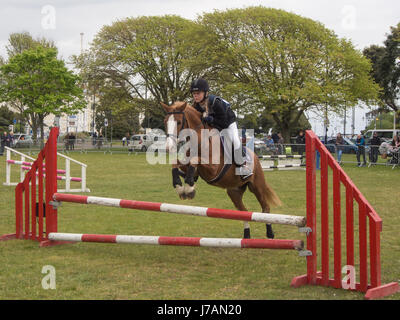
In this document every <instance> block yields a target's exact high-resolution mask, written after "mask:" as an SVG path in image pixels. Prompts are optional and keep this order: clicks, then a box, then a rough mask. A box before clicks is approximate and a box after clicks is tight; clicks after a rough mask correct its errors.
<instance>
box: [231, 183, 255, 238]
mask: <svg viewBox="0 0 400 320" xmlns="http://www.w3.org/2000/svg"><path fill="white" fill-rule="evenodd" d="M226 191H227V193H228V195H229V197H230V198H231V200H232V202H233V204H234V205H235V207H236V209H238V210H240V211H247V209H246V207H245V206H244V204H243V200H242V199H243V193H244V192H245V191H246V185H244V186H241V187H237V188H232V189H227V190H226ZM243 238H244V239H250V224H249V223H248V222H247V221H244V230H243Z"/></svg>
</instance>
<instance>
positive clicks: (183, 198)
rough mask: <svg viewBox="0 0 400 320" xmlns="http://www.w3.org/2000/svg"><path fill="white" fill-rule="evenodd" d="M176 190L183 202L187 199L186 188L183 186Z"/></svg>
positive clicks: (178, 186) (177, 187)
mask: <svg viewBox="0 0 400 320" xmlns="http://www.w3.org/2000/svg"><path fill="white" fill-rule="evenodd" d="M175 190H176V193H177V194H178V196H179V198H180V199H181V200H185V199H186V194H185V188H184V187H183V186H180V185H177V186H176V187H175Z"/></svg>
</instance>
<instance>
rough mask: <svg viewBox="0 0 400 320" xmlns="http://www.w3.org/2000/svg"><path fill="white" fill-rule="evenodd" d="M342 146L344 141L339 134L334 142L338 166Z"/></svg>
mask: <svg viewBox="0 0 400 320" xmlns="http://www.w3.org/2000/svg"><path fill="white" fill-rule="evenodd" d="M343 145H344V140H343V137H342V134H341V133H340V132H339V133H338V134H337V136H336V141H335V146H336V154H337V161H338V162H339V164H341V163H342V153H343Z"/></svg>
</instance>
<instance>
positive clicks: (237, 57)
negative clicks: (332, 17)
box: [200, 7, 379, 141]
mask: <svg viewBox="0 0 400 320" xmlns="http://www.w3.org/2000/svg"><path fill="white" fill-rule="evenodd" d="M200 23H201V24H202V25H204V26H205V27H206V28H207V29H208V30H209V33H212V34H214V36H215V37H217V38H218V40H219V41H218V42H216V43H214V44H213V45H214V46H215V51H214V53H215V55H217V56H216V57H215V58H213V60H212V62H213V63H214V64H215V63H216V62H217V63H218V65H217V67H216V68H215V70H218V74H217V75H216V76H217V77H218V79H219V80H220V82H222V83H223V84H222V85H221V90H222V92H223V93H224V96H226V97H227V98H228V99H231V100H232V101H233V102H234V103H235V107H236V108H238V109H240V110H242V111H244V112H245V113H248V112H253V113H255V114H261V113H262V112H264V111H266V112H268V113H270V114H271V115H272V117H273V119H274V120H275V122H276V124H277V128H279V129H280V131H281V132H282V135H283V137H284V138H285V140H286V141H289V136H290V130H291V128H293V127H296V126H298V124H299V120H300V118H301V117H302V115H303V114H304V112H305V111H307V110H310V109H321V111H322V110H323V109H324V108H325V106H326V105H328V106H329V108H330V109H331V110H336V111H339V110H340V109H341V108H342V107H343V106H344V104H345V103H346V104H347V106H349V105H355V104H356V103H357V102H358V101H359V100H361V101H365V102H366V103H371V102H374V101H376V97H377V94H378V90H379V87H378V86H377V85H376V84H375V83H374V82H373V81H372V80H371V77H370V75H369V72H370V68H371V66H370V63H369V62H368V60H367V59H365V58H364V57H363V56H362V54H361V53H360V52H358V51H356V50H355V49H354V47H353V45H352V44H351V43H350V42H349V41H346V40H341V39H338V38H337V37H336V35H335V34H334V33H333V32H332V31H330V30H328V29H326V28H325V27H324V26H323V25H322V24H320V23H318V22H315V21H313V20H311V19H307V18H303V17H300V16H298V15H295V14H292V13H288V12H285V11H283V10H276V9H269V8H265V7H249V8H246V9H233V10H227V11H224V12H220V11H215V12H213V13H207V14H204V15H203V16H202V17H201V19H200ZM239 94H240V96H239Z"/></svg>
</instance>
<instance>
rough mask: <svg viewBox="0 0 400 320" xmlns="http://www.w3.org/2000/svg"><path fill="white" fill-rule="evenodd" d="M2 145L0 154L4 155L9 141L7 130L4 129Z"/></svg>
mask: <svg viewBox="0 0 400 320" xmlns="http://www.w3.org/2000/svg"><path fill="white" fill-rule="evenodd" d="M0 141H1V142H0V143H1V145H0V146H1V147H0V155H3V153H4V147H5V146H6V142H7V132H6V131H4V133H3V134H2V135H1V140H0Z"/></svg>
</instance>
